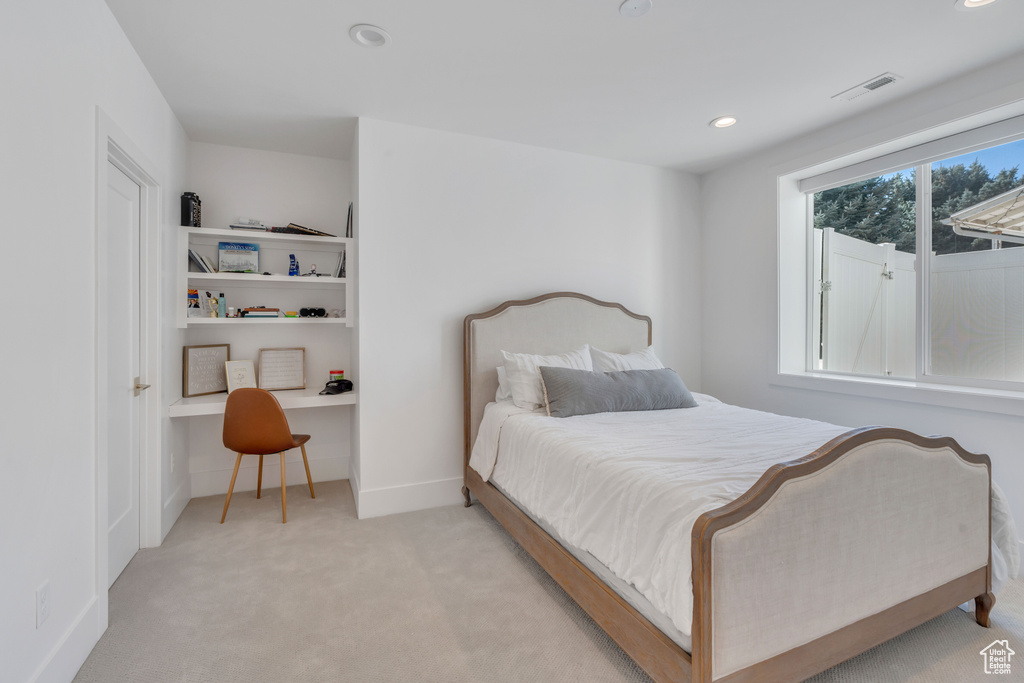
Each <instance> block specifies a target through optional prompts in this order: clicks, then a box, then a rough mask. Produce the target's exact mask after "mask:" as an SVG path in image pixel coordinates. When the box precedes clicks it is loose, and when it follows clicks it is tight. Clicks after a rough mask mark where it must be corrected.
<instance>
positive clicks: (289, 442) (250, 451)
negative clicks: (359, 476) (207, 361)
mask: <svg viewBox="0 0 1024 683" xmlns="http://www.w3.org/2000/svg"><path fill="white" fill-rule="evenodd" d="M307 441H309V434H292V432H291V429H289V428H288V418H286V417H285V416H284V411H283V410H282V409H281V404H280V403H278V402H277V398H275V397H274V395H273V394H272V393H270V392H269V391H266V390H264V389H235V390H234V391H232V392H231V393H230V394H228V402H227V405H225V406H224V447H225V448H230V449H231V450H233V451H235V452H236V453H238V458H236V459H235V471H234V473H233V474H232V475H231V485H230V486H228V498H227V500H225V501H224V514H222V515H221V516H220V523H221V524H223V523H224V518H225V517H227V516H228V505H230V504H231V491H232V490H233V489H234V488H235V477H237V476H238V466H239V465H241V464H242V456H243V455H258V456H260V470H259V474H258V475H257V478H256V497H257V498H259V497H260V492H261V489H262V488H263V456H264V455H270V454H272V453H280V454H281V523H282V524H286V523H287V522H288V507H287V502H286V498H285V488H284V487H285V484H284V452H285V451H287V450H290V449H292V448H301V449H302V462H303V463H304V464H305V465H306V479H307V480H308V481H309V495H310V496H311V497H313V498H316V494H315V493H313V477H311V476H310V474H309V460H307V459H306V442H307Z"/></svg>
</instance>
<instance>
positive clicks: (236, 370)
mask: <svg viewBox="0 0 1024 683" xmlns="http://www.w3.org/2000/svg"><path fill="white" fill-rule="evenodd" d="M224 374H225V375H226V376H227V382H228V393H229V394H230V393H231V392H232V391H234V390H235V389H255V388H256V373H255V371H254V370H253V366H252V361H251V360H232V361H227V362H225V363H224Z"/></svg>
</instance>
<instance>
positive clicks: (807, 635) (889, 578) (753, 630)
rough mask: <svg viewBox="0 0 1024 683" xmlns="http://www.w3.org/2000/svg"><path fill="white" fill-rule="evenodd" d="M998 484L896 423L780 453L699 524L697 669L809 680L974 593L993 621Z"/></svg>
mask: <svg viewBox="0 0 1024 683" xmlns="http://www.w3.org/2000/svg"><path fill="white" fill-rule="evenodd" d="M990 487H991V478H990V463H989V459H988V456H985V455H976V454H972V453H968V452H967V451H965V450H964V449H963V448H961V447H960V446H959V445H958V444H957V443H956V442H955V441H953V440H952V439H946V438H942V439H937V438H926V437H921V436H918V435H916V434H912V433H910V432H906V431H903V430H897V429H889V428H863V429H859V430H854V431H852V432H848V433H846V434H844V435H842V436H840V437H838V438H836V439H833V440H832V441H830V442H829V443H828V444H826V445H825V446H823V447H822V448H820V449H819V450H817V451H815V452H814V453H812V454H811V455H809V456H807V457H805V458H802V459H800V460H796V461H794V462H791V463H783V464H780V465H775V466H773V467H772V468H771V469H769V470H768V472H766V473H765V474H764V475H763V476H762V477H761V479H760V480H758V482H757V483H756V484H755V485H754V486H753V487H752V488H751V489H750V490H749V491H748V492H747V493H745V494H744V495H743V496H741V497H740V498H738V499H737V500H736V501H734V502H732V503H730V504H729V505H726V506H724V507H722V508H719V509H717V510H713V511H711V512H708V513H706V514H704V515H703V516H701V518H700V519H699V520H698V521H697V523H696V524H695V525H694V528H693V535H692V544H693V548H692V551H693V580H694V619H693V653H694V654H693V681H700V682H709V681H753V680H772V681H782V680H802V679H804V678H806V677H808V676H811V675H814V674H815V673H818V672H820V671H823V670H825V669H827V668H828V667H830V666H833V665H835V664H837V663H839V662H841V661H843V660H845V659H848V658H849V657H852V656H854V655H856V654H858V653H860V652H863V651H864V650H866V649H868V648H870V647H873V646H874V645H876V644H878V643H881V642H884V641H886V640H888V639H889V638H892V637H894V636H896V635H898V634H900V633H902V632H904V631H906V630H909V629H911V628H913V627H914V626H917V625H919V624H921V623H924V622H925V621H927V620H929V619H932V618H934V617H935V616H938V615H939V614H942V613H944V612H946V611H948V610H949V609H952V608H953V607H955V606H956V605H958V604H960V603H962V602H966V601H969V600H971V599H975V598H978V600H979V602H978V605H979V608H981V609H979V610H978V620H979V622H980V623H983V624H984V625H987V615H988V609H989V608H990V607H991V601H992V596H991V577H990V562H991V560H990V511H989V505H990V503H989V499H990V495H989V491H990ZM823 634H824V635H823Z"/></svg>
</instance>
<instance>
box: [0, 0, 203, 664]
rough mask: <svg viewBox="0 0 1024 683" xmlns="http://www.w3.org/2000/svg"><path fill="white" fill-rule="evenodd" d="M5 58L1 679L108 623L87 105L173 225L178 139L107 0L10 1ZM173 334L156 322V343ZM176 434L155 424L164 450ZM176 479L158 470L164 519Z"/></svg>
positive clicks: (0, 140) (1, 24)
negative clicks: (149, 184) (43, 587)
mask: <svg viewBox="0 0 1024 683" xmlns="http://www.w3.org/2000/svg"><path fill="white" fill-rule="evenodd" d="M0 63H3V64H4V68H3V69H0V87H2V91H3V92H4V97H3V98H2V100H0V123H2V125H0V149H3V156H2V160H0V200H2V205H3V207H4V225H5V228H4V237H5V245H4V251H5V253H6V254H7V256H8V257H7V258H6V259H5V265H4V267H3V268H2V269H0V287H2V288H3V291H5V292H7V293H8V299H9V306H8V308H9V315H8V317H7V319H6V320H5V322H4V324H3V325H2V327H0V351H2V353H3V357H4V358H6V359H8V360H7V362H5V363H3V365H2V368H3V369H2V370H0V373H2V386H3V390H4V398H3V399H2V401H3V410H0V434H3V447H2V448H3V451H2V453H3V455H2V457H0V463H2V473H3V474H2V476H3V480H4V481H5V482H6V483H7V485H6V486H5V487H4V494H3V496H0V539H2V540H0V577H2V578H3V580H2V582H0V663H2V664H0V667H2V673H0V678H3V679H4V680H9V681H27V680H46V681H49V680H63V681H67V680H70V679H71V677H72V676H73V675H74V673H75V671H77V669H78V667H79V666H80V665H81V662H82V661H84V659H85V656H86V655H87V654H88V652H89V650H90V649H91V648H92V646H93V644H94V643H95V642H96V640H97V639H98V638H99V635H100V630H101V628H102V624H103V623H105V618H106V592H105V591H101V592H98V591H97V580H96V574H97V558H96V553H95V543H96V535H97V533H98V530H97V529H96V512H95V511H96V507H95V506H96V503H95V497H96V490H97V489H96V452H95V447H94V439H95V408H94V397H95V390H96V383H95V379H94V378H95V362H94V361H95V357H96V348H97V340H96V339H95V337H94V335H95V311H96V301H95V286H96V273H95V268H94V263H95V246H96V240H95V235H96V215H95V212H96V177H95V176H96V172H95V167H96V158H97V154H98V153H101V154H104V155H105V154H106V150H105V149H104V150H100V151H98V150H97V143H96V127H97V115H96V107H97V105H98V106H99V107H101V108H102V109H103V111H105V112H106V113H107V114H108V115H109V116H110V118H111V119H113V121H114V122H115V124H116V125H117V126H118V127H119V128H120V129H121V130H123V131H124V132H125V133H126V134H127V135H128V137H130V138H131V140H132V141H133V142H134V144H135V145H136V146H137V147H138V148H139V149H141V150H142V152H143V153H144V155H145V156H146V157H147V158H148V159H149V160H150V161H151V162H153V163H154V164H155V165H156V167H157V168H155V169H152V171H153V173H154V174H155V175H156V176H157V180H158V181H159V182H160V183H161V185H162V193H163V194H162V198H163V220H164V222H166V223H167V224H168V225H173V224H174V223H176V222H177V220H178V219H177V217H176V213H177V210H176V208H175V200H176V198H177V196H178V195H179V194H180V192H181V191H182V189H183V185H184V182H183V181H184V178H185V174H186V159H187V146H186V138H185V134H184V131H183V130H182V129H181V127H180V126H179V125H178V122H177V120H176V119H175V117H174V115H173V114H172V113H171V110H170V108H169V107H168V106H167V104H166V102H165V101H164V98H163V97H162V96H161V94H160V92H159V91H158V90H157V88H156V86H155V84H154V83H153V81H152V79H151V78H150V77H149V74H148V73H147V72H146V70H145V69H144V67H143V66H142V63H141V62H140V60H139V59H138V57H137V55H136V54H135V52H134V50H133V49H132V48H131V46H130V44H129V43H128V40H127V39H126V38H125V36H124V34H123V33H122V31H121V30H120V28H119V27H118V25H117V23H116V22H115V20H114V18H113V16H112V15H111V14H110V11H109V10H108V9H107V6H106V5H105V4H104V3H103V2H102V0H65V1H62V2H56V1H54V2H44V3H40V2H31V1H30V0H13V1H11V2H6V3H5V4H4V10H3V21H0ZM165 235H166V236H167V237H166V238H165V239H163V240H162V241H161V244H162V246H163V248H164V253H163V257H166V256H167V255H168V250H167V246H168V245H169V244H170V243H171V242H170V239H171V237H172V235H171V231H170V230H169V229H168V230H167V231H166V233H165ZM163 284H164V287H165V288H164V291H163V292H162V295H166V293H167V292H166V284H167V283H166V281H165V282H164V283H163ZM175 335H176V333H175V332H174V331H173V330H172V329H170V328H168V327H166V326H165V327H163V328H162V338H161V342H162V343H163V344H164V345H165V346H167V345H172V344H174V343H175V341H174V340H175ZM100 342H101V343H102V340H100ZM178 371H179V372H180V368H179V370H178ZM173 375H174V371H173V368H171V369H169V368H166V367H165V368H164V374H163V376H162V378H161V380H164V381H163V382H160V380H157V382H150V383H154V384H155V383H158V382H160V383H163V384H165V383H166V379H167V378H168V376H170V377H173ZM179 377H180V375H179ZM162 390H163V387H161V391H162ZM184 438H185V437H184V433H183V432H180V431H177V432H176V430H175V428H169V429H167V430H165V432H164V434H163V435H162V441H163V444H164V447H165V449H166V451H165V452H167V453H169V452H170V451H171V450H172V449H173V448H175V447H180V446H182V444H183V443H184ZM169 464H170V463H169V461H168V460H166V459H165V461H164V467H165V474H166V473H167V471H169V469H170V468H169ZM179 471H180V470H179ZM178 483H180V481H178V482H175V480H173V479H172V478H168V477H165V478H164V482H163V484H164V495H165V497H166V500H165V501H164V502H166V503H170V505H168V506H165V515H166V517H167V518H168V519H173V518H174V517H176V514H177V506H176V504H175V502H174V500H172V499H171V496H172V494H173V492H174V491H176V490H177V491H180V488H179V487H178V486H177V484H178ZM186 493H187V492H186ZM185 500H187V495H186V496H185ZM165 521H166V520H165ZM166 526H169V525H167V524H166V523H165V527H166ZM99 533H106V530H105V529H103V530H99ZM47 580H48V581H49V582H50V592H51V604H52V613H51V615H50V618H49V620H48V621H47V622H46V623H45V624H43V626H42V627H41V628H39V629H37V628H36V626H35V612H36V609H35V590H36V588H37V587H38V586H39V585H40V584H42V583H43V582H44V581H47Z"/></svg>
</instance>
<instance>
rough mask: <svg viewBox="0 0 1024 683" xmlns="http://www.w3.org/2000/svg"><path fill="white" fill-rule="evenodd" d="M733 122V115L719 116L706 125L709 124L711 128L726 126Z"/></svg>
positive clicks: (734, 120) (734, 118) (734, 119)
mask: <svg viewBox="0 0 1024 683" xmlns="http://www.w3.org/2000/svg"><path fill="white" fill-rule="evenodd" d="M734 123H736V117H735V116H719V117H718V118H717V119H715V120H714V121H712V122H711V123H709V124H708V125H709V126H711V127H712V128H728V127H729V126H731V125H733V124H734Z"/></svg>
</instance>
